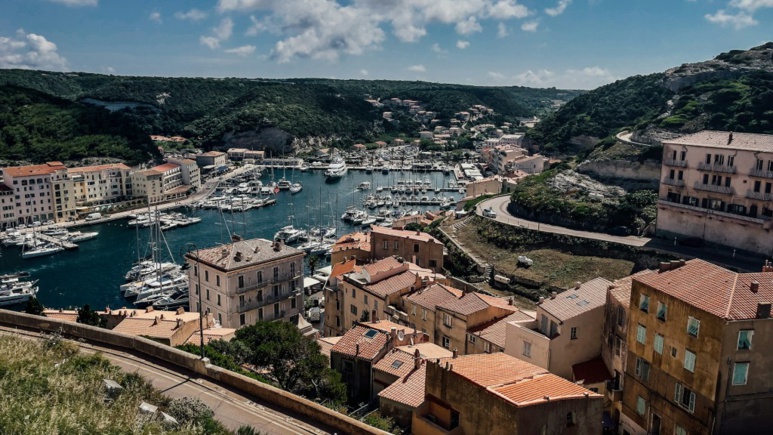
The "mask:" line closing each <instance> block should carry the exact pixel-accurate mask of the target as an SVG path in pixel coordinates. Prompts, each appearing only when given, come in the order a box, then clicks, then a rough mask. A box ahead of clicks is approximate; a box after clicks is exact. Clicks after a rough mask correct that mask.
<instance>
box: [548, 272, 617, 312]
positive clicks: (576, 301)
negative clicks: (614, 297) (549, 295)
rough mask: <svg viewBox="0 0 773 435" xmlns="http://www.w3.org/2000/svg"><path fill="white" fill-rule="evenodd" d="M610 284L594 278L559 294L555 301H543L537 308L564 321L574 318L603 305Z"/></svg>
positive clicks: (602, 279)
mask: <svg viewBox="0 0 773 435" xmlns="http://www.w3.org/2000/svg"><path fill="white" fill-rule="evenodd" d="M611 284H612V282H611V281H607V280H606V279H604V278H594V279H592V280H590V281H588V282H584V283H582V284H581V285H580V288H579V289H578V288H572V289H569V290H566V291H563V292H561V293H559V294H558V295H557V296H556V298H555V299H545V301H543V302H542V303H541V304H539V308H540V309H542V310H544V311H545V312H547V313H548V314H550V315H552V316H554V317H555V318H556V319H558V320H561V321H564V320H567V319H571V318H572V317H574V316H577V315H579V314H582V313H585V312H587V311H590V310H592V309H594V308H598V307H600V306H602V305H604V304H605V303H606V301H607V290H608V289H609V286H610V285H611Z"/></svg>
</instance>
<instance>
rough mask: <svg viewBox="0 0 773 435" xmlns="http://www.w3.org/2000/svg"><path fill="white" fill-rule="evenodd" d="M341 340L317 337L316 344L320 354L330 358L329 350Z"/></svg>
mask: <svg viewBox="0 0 773 435" xmlns="http://www.w3.org/2000/svg"><path fill="white" fill-rule="evenodd" d="M340 340H341V337H319V338H318V339H317V343H318V344H319V347H320V352H321V353H322V354H323V355H325V356H327V357H328V358H330V350H332V349H333V346H335V345H336V343H338V342H339V341H340Z"/></svg>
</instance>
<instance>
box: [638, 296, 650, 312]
mask: <svg viewBox="0 0 773 435" xmlns="http://www.w3.org/2000/svg"><path fill="white" fill-rule="evenodd" d="M639 309H640V310H642V311H644V312H645V313H649V312H650V297H649V296H647V295H639Z"/></svg>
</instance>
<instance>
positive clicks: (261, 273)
mask: <svg viewBox="0 0 773 435" xmlns="http://www.w3.org/2000/svg"><path fill="white" fill-rule="evenodd" d="M261 282H263V271H262V270H259V271H258V284H260V283H261Z"/></svg>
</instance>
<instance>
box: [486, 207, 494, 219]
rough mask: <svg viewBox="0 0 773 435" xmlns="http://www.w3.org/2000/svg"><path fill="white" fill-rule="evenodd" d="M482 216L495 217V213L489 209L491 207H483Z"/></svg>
mask: <svg viewBox="0 0 773 435" xmlns="http://www.w3.org/2000/svg"><path fill="white" fill-rule="evenodd" d="M483 216H484V217H487V218H491V219H496V217H497V213H496V212H495V211H494V210H493V209H491V207H489V208H484V209H483Z"/></svg>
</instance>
